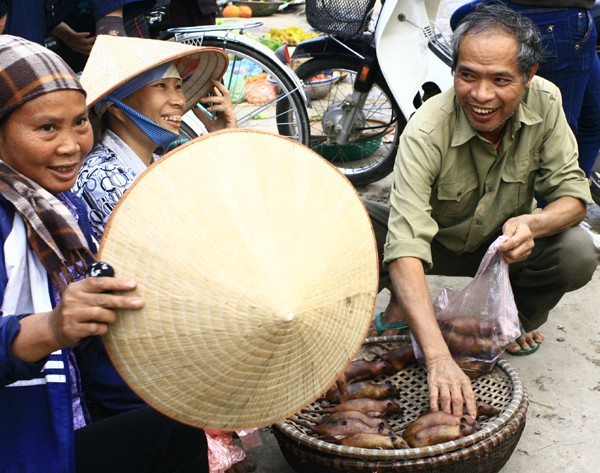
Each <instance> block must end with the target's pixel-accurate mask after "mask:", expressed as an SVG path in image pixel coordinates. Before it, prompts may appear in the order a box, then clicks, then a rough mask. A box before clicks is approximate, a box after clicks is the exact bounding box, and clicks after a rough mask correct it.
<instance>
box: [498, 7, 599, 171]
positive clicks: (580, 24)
mask: <svg viewBox="0 0 600 473" xmlns="http://www.w3.org/2000/svg"><path fill="white" fill-rule="evenodd" d="M509 5H510V7H511V8H512V9H513V10H516V11H518V12H519V13H521V14H522V15H524V16H526V17H528V18H529V19H531V20H532V21H533V22H534V23H535V24H536V25H537V26H538V27H539V29H540V32H541V35H542V41H543V43H544V52H545V56H546V57H545V60H544V61H543V62H542V63H541V64H540V68H539V70H538V72H537V75H539V76H541V77H543V78H545V79H548V80H549V81H551V82H553V83H554V84H555V85H556V86H557V87H558V88H559V89H560V91H561V95H562V102H563V109H564V112H565V115H566V117H567V121H568V122H569V126H570V127H571V129H572V131H573V133H574V134H575V137H576V139H577V144H578V147H579V164H580V167H581V168H582V169H583V171H584V172H585V173H586V175H587V176H589V175H590V171H591V168H592V166H593V164H594V161H595V159H596V156H597V155H598V151H599V150H600V62H599V60H598V56H597V54H596V38H597V32H596V29H595V26H594V22H593V19H592V17H591V14H590V12H589V11H587V10H585V9H583V8H550V7H532V6H529V5H519V4H516V3H514V2H509Z"/></svg>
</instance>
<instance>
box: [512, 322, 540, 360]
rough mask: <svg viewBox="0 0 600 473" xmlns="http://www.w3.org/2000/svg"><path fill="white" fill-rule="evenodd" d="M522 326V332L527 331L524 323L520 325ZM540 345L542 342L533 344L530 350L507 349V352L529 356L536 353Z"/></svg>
mask: <svg viewBox="0 0 600 473" xmlns="http://www.w3.org/2000/svg"><path fill="white" fill-rule="evenodd" d="M520 328H521V333H526V332H525V329H524V328H523V326H522V325H521V326H520ZM515 341H516V340H515ZM539 347H540V343H539V342H535V345H533V346H532V347H529V349H528V350H525V349H523V348H521V349H520V350H519V351H515V352H512V351H508V350H506V353H508V354H509V355H513V356H527V355H532V354H534V353H535V352H536V351H537V350H538V348H539Z"/></svg>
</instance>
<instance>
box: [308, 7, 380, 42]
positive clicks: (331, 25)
mask: <svg viewBox="0 0 600 473" xmlns="http://www.w3.org/2000/svg"><path fill="white" fill-rule="evenodd" d="M305 3H306V21H308V24H309V25H310V26H312V27H313V28H314V29H315V30H317V31H321V32H323V33H327V34H330V35H334V36H342V37H344V38H348V37H350V36H356V35H358V34H360V33H362V32H363V31H364V30H365V29H366V28H367V26H368V25H369V20H370V19H371V15H372V14H373V7H374V6H375V0H306V2H305Z"/></svg>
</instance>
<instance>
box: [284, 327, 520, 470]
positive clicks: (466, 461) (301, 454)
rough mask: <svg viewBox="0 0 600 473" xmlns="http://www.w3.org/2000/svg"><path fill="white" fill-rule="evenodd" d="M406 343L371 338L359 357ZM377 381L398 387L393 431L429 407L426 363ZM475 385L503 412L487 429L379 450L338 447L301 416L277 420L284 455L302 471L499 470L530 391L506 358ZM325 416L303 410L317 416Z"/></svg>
mask: <svg viewBox="0 0 600 473" xmlns="http://www.w3.org/2000/svg"><path fill="white" fill-rule="evenodd" d="M407 343H410V338H409V337H407V336H394V337H374V338H368V339H367V340H366V342H365V345H364V347H363V349H362V351H361V352H360V354H359V358H362V359H370V358H371V357H374V356H375V355H376V354H377V352H378V351H380V353H383V352H384V351H386V350H389V349H390V348H395V347H398V346H401V345H404V344H407ZM374 354H375V355H374ZM375 380H376V381H378V382H386V383H392V384H394V385H395V386H396V387H397V388H398V390H399V393H400V394H399V400H398V399H396V401H397V402H398V403H399V404H400V405H401V406H402V408H403V409H404V412H403V413H402V414H393V415H392V416H391V417H388V418H387V420H388V421H389V423H390V425H391V428H392V430H395V431H397V432H401V431H402V430H403V429H404V427H405V426H406V425H407V424H408V423H409V422H412V421H413V420H414V419H416V418H417V417H419V415H421V413H422V412H423V411H424V410H425V409H426V408H427V407H428V404H429V399H428V393H427V376H426V373H425V371H424V369H423V368H422V367H420V366H417V365H414V366H410V367H408V368H405V369H404V370H402V371H400V372H398V373H396V374H394V375H390V376H382V377H379V378H376V379H375ZM473 389H474V391H475V395H476V396H477V398H478V399H479V400H482V401H485V402H487V403H489V404H492V405H493V406H495V407H496V408H498V409H499V410H500V413H499V414H498V415H496V416H493V417H490V418H481V419H480V424H481V425H482V427H483V428H482V429H481V430H480V431H478V432H476V433H474V434H471V435H468V436H466V437H463V438H461V439H459V440H455V441H452V442H445V443H442V444H438V445H433V446H431V447H421V448H408V449H396V450H380V449H367V448H356V447H346V446H342V445H337V444H334V443H330V442H327V441H325V440H322V439H319V438H317V437H315V435H314V433H313V432H311V431H310V430H309V429H307V428H306V427H304V426H302V425H299V424H297V423H295V422H294V421H293V420H294V418H295V417H296V416H291V417H290V418H289V419H288V420H286V421H284V422H280V423H279V424H276V425H275V426H274V428H273V432H274V434H275V438H276V439H277V442H278V443H279V447H280V448H281V451H282V453H283V455H284V457H285V458H286V460H287V461H288V463H289V464H290V465H291V466H292V468H294V470H295V471H296V472H298V473H340V472H417V471H419V472H431V473H496V472H498V471H500V469H501V468H502V467H503V466H504V465H505V463H506V462H507V461H508V459H509V458H510V456H511V454H512V452H513V451H514V449H515V447H516V445H517V443H518V441H519V439H520V437H521V433H522V432H523V429H524V428H525V417H526V413H527V407H528V399H527V394H526V392H525V390H524V388H523V386H522V384H521V381H520V380H519V377H518V375H517V373H516V372H515V371H514V370H513V369H512V368H511V367H510V366H509V364H508V363H507V362H506V361H504V360H500V361H499V363H498V364H497V365H496V366H495V367H494V369H493V370H492V371H491V372H490V373H487V374H485V375H483V376H480V377H479V378H477V379H475V380H473ZM319 408H322V405H321V401H320V400H317V401H315V402H314V403H312V404H311V405H310V406H309V409H312V410H318V409H319ZM322 415H323V414H321V413H310V414H309V413H303V414H302V416H304V417H306V416H313V418H314V419H315V420H317V418H318V417H321V416H322Z"/></svg>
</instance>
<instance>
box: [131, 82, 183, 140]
mask: <svg viewBox="0 0 600 473" xmlns="http://www.w3.org/2000/svg"><path fill="white" fill-rule="evenodd" d="M123 103H125V104H126V105H129V106H130V107H131V108H133V109H134V110H136V111H138V112H140V113H141V114H142V115H144V116H145V117H147V118H149V119H150V120H152V121H153V122H154V123H157V124H158V125H160V126H162V127H163V128H166V129H167V130H169V131H172V132H173V133H179V127H180V126H181V115H182V114H183V109H184V107H185V97H184V96H183V89H182V84H181V79H177V78H174V77H170V78H166V79H159V80H157V81H154V82H151V83H150V84H148V85H145V86H144V87H142V88H141V89H139V90H137V91H136V92H134V93H133V94H131V95H130V96H129V97H126V98H125V99H123Z"/></svg>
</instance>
